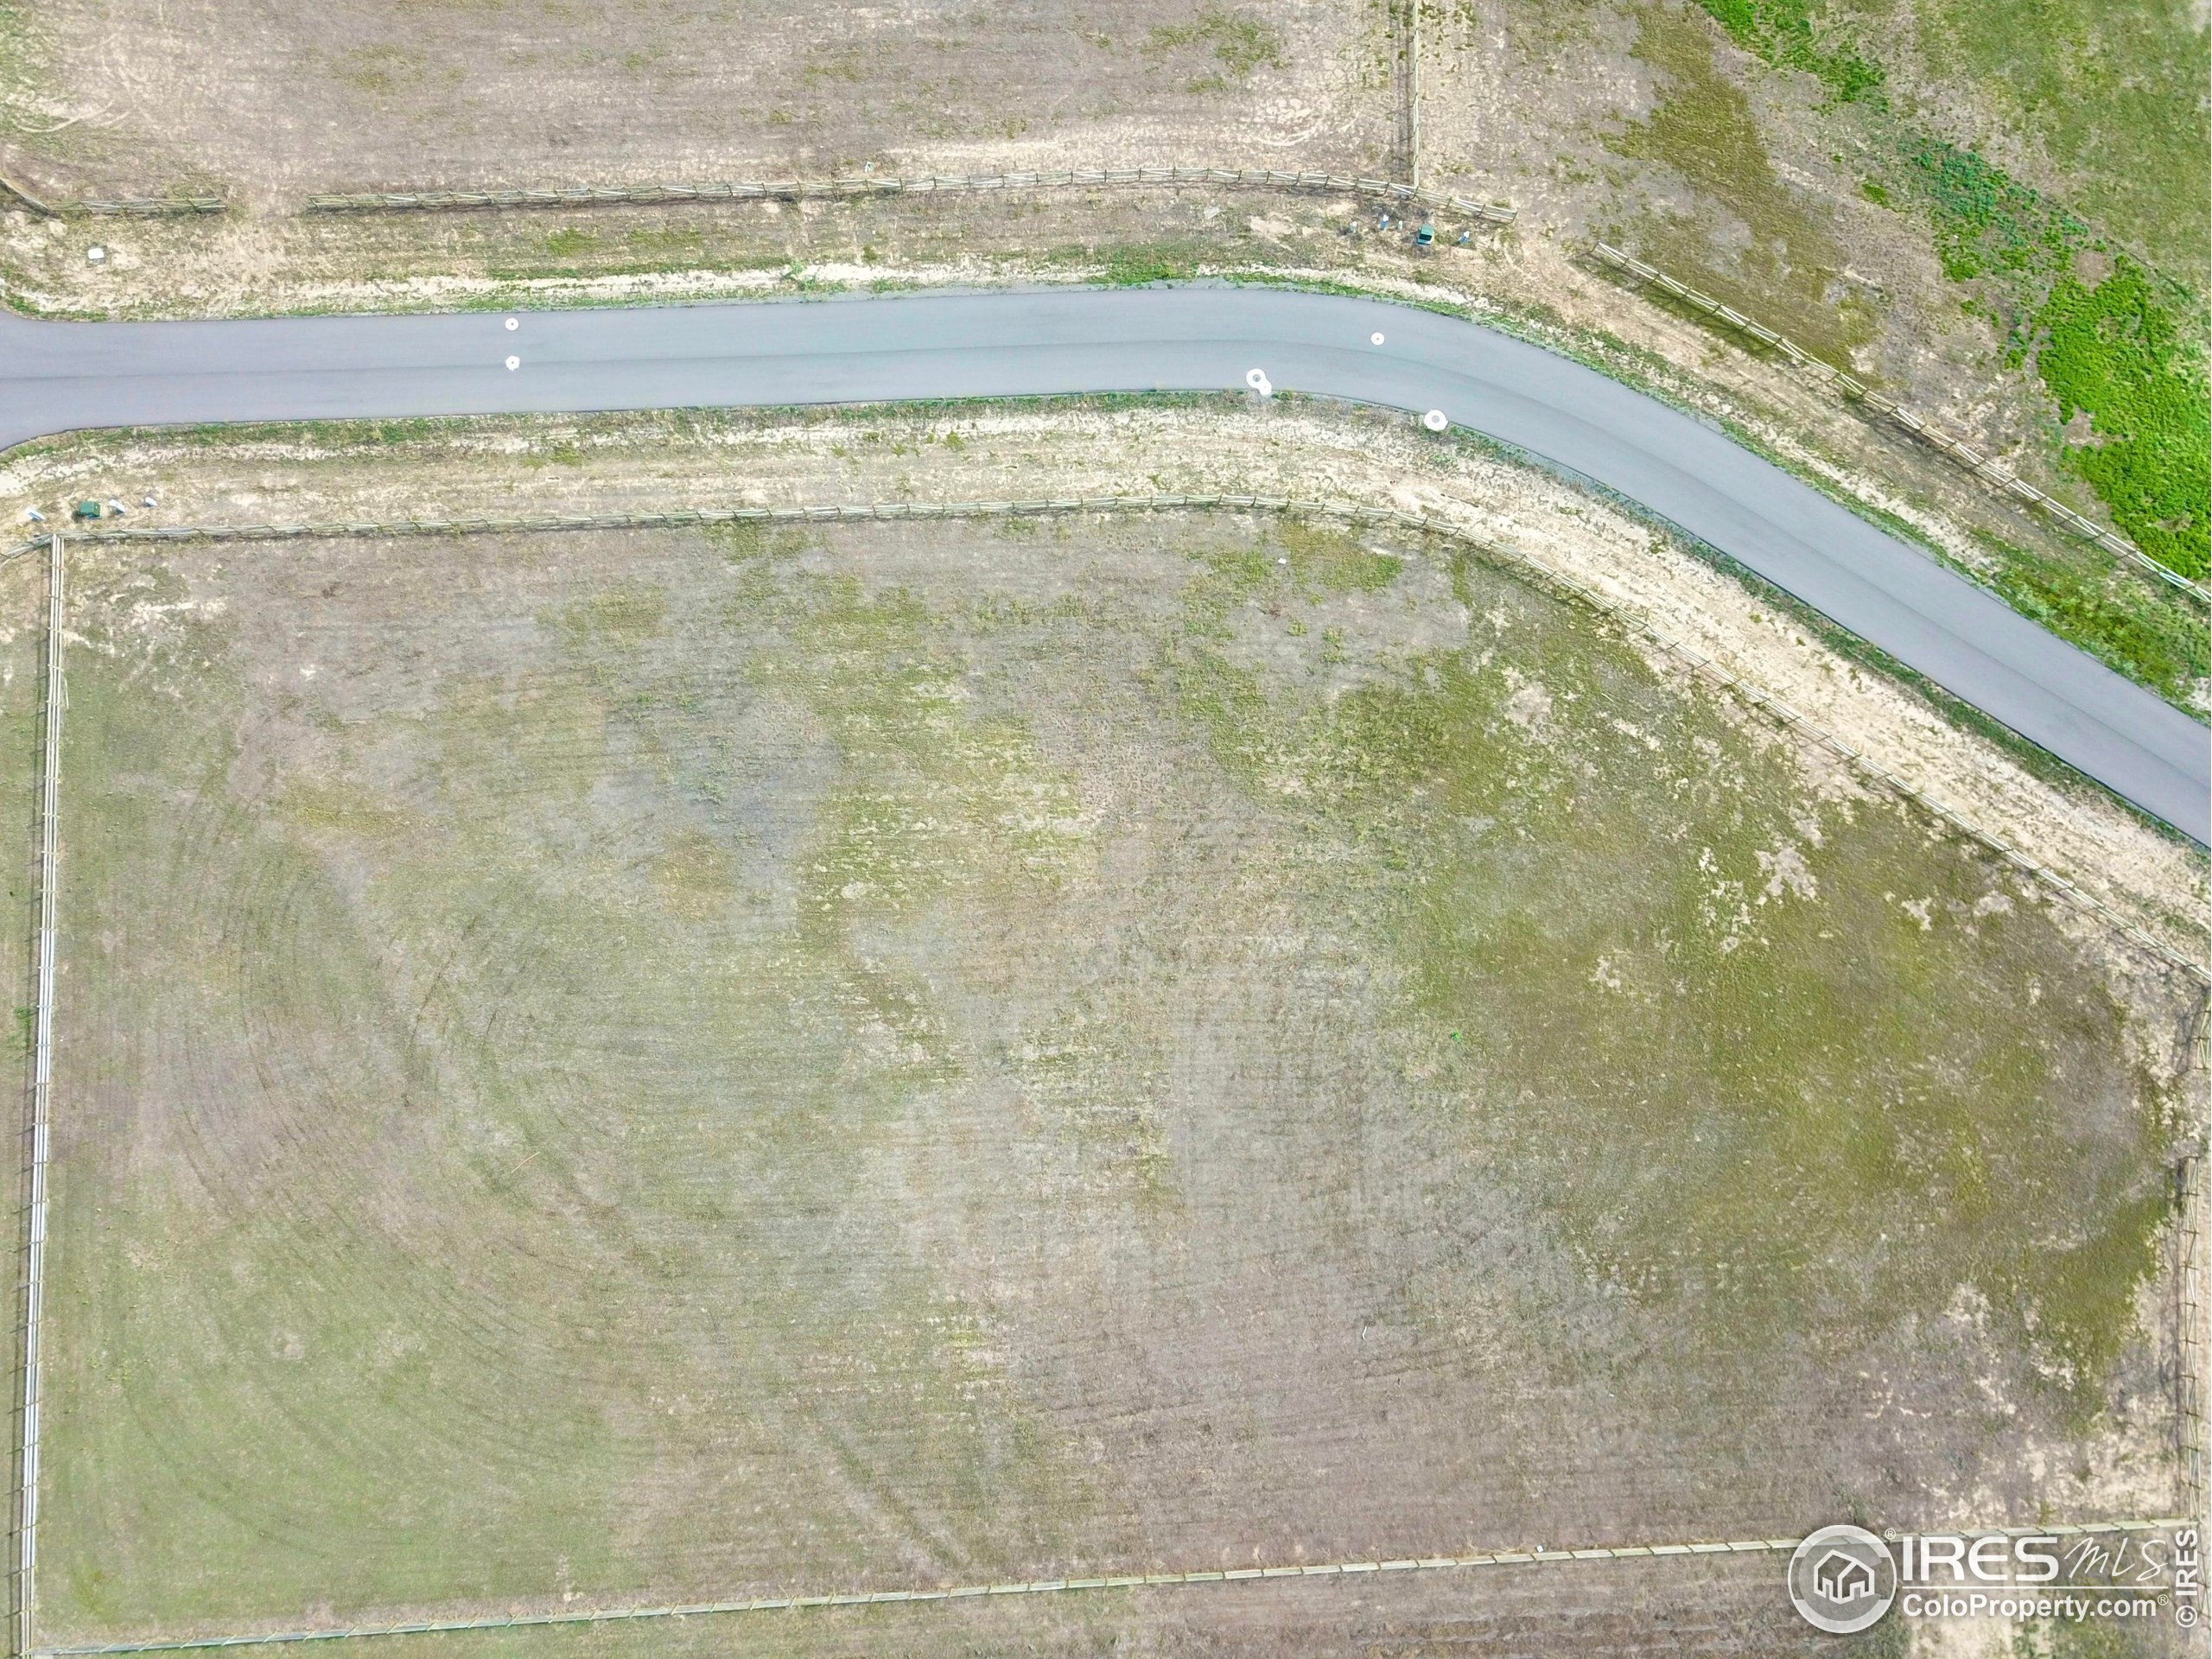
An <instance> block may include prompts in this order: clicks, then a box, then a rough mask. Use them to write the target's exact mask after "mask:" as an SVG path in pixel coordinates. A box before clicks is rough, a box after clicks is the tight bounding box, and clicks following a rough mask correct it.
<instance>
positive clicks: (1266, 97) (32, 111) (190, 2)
mask: <svg viewBox="0 0 2212 1659" xmlns="http://www.w3.org/2000/svg"><path fill="white" fill-rule="evenodd" d="M1382 23H1383V13H1382V11H1381V9H1380V8H1374V9H1369V8H1363V7H1358V6H1345V5H1341V4H1323V3H1315V0H1291V3H1277V4H1270V5H1268V6H1266V7H1264V8H1262V7H1254V6H1245V5H1236V4H1230V3H1221V4H1213V3H1208V4H1204V5H1194V4H1192V3H1189V0H1109V3H1103V4H1084V5H1070V4H1066V3H1060V0H1026V3H1021V4H1016V5H1011V6H1003V5H1002V6H981V5H975V4H955V3H949V0H924V3H915V4H910V5H906V6H899V7H893V8H889V9H869V8H859V9H847V10H842V11H837V12H832V13H825V11H824V10H823V8H822V7H820V6H814V5H805V4H794V3H790V0H777V3H771V4H766V5H762V4H750V5H746V6H742V7H740V6H736V5H733V4H729V3H726V0H679V3H677V4H673V5H667V4H646V3H622V4H613V5H589V6H581V5H570V4H566V3H563V0H542V3H535V0H491V3H488V4H467V5H433V4H425V3H422V0H371V3H364V4H354V5H346V6H340V7H327V6H326V7H315V6H308V5H300V4H291V5H286V6H280V7H277V8H273V9H272V8H261V7H251V6H239V5H237V4H234V3H230V0H66V3H62V4H58V5H54V6H48V7H41V8H40V9H39V10H38V11H37V12H36V13H35V15H33V16H30V17H29V18H26V19H24V20H22V22H20V23H19V24H18V28H19V29H21V30H22V31H23V34H24V35H25V37H26V38H24V39H23V40H22V41H21V43H20V44H19V45H18V46H17V48H16V49H17V51H18V52H20V53H21V54H23V55H25V56H26V57H29V58H30V59H32V60H35V62H37V63H38V64H39V65H40V66H41V67H42V68H43V70H44V72H45V73H42V74H40V75H38V76H36V77H35V79H33V80H32V81H31V84H30V85H29V86H28V87H26V88H24V89H23V90H22V92H20V93H19V97H20V98H21V99H22V105H23V111H22V113H21V114H20V115H19V117H18V118H17V120H16V123H15V131H14V133H13V134H12V135H0V176H10V177H14V178H16V180H17V181H19V182H22V183H25V184H27V185H29V186H30V187H32V188H35V189H44V190H50V191H52V192H53V193H54V194H55V195H57V196H78V195H109V194H156V193H160V192H163V191H168V190H174V189H177V188H181V187H187V186H196V187H199V188H217V189H220V190H223V191H225V192H226V193H230V194H236V195H238V196H239V197H241V198H242V199H243V200H245V202H247V203H250V204H251V205H252V206H253V207H255V208H257V209H261V210H266V209H268V208H270V207H277V206H279V205H283V206H289V205H290V204H292V203H295V202H296V200H297V199H298V198H299V197H300V196H302V195H304V194H308V193H311V192H314V191H318V190H335V191H347V190H371V189H399V188H418V187H429V188H465V187H470V186H475V187H483V186H486V185H518V184H543V183H545V182H548V181H563V182H569V183H582V184H601V183H607V184H612V183H631V182H634V183H650V182H657V181H667V180H693V181H699V180H713V179H728V178H759V177H763V176H772V177H794V176H798V177H819V176H826V175H832V174H858V173H862V172H864V171H867V170H870V169H873V170H874V171H877V172H882V173H912V172H924V173H926V172H950V173H971V172H975V173H987V172H995V171H999V170H1002V169H1004V168H1054V167H1069V166H1080V167H1100V166H1112V167H1126V166H1135V165H1137V164H1139V163H1142V162H1153V163H1164V162H1170V161H1181V162H1189V163H1194V164H1201V165H1203V164H1208V163H1211V164H1213V165H1222V166H1226V165H1242V164H1245V163H1244V162H1243V161H1242V160H1241V159H1239V158H1243V157H1252V158H1254V159H1253V160H1252V161H1251V162H1250V163H1249V164H1251V165H1256V166H1270V165H1290V164H1295V165H1300V166H1309V167H1311V166H1327V167H1331V168H1336V169H1338V170H1343V169H1344V168H1354V169H1357V170H1359V171H1371V170H1373V169H1374V168H1376V167H1377V166H1381V165H1383V164H1385V163H1386V162H1387V161H1388V154H1387V149H1386V146H1387V144H1388V143H1389V139H1390V135H1391V131H1392V128H1391V124H1390V118H1389V111H1390V108H1391V105H1390V102H1389V94H1388V92H1387V88H1386V87H1384V88H1383V89H1382V90H1379V91H1378V86H1380V85H1381V80H1382V76H1383V66H1384V59H1383V53H1384V52H1385V51H1386V50H1387V48H1386V46H1385V44H1384V37H1383V36H1382V35H1379V34H1378V32H1377V31H1378V29H1379V28H1380V27H1381V25H1382ZM1261 157H1265V158H1267V159H1258V158H1261ZM1280 157H1289V158H1293V159H1292V161H1290V162H1282V161H1279V160H1277V159H1276V158H1280Z"/></svg>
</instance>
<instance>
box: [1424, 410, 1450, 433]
mask: <svg viewBox="0 0 2212 1659" xmlns="http://www.w3.org/2000/svg"><path fill="white" fill-rule="evenodd" d="M1421 424H1422V425H1423V426H1425V427H1427V429H1429V430H1430V431H1432V432H1441V431H1442V430H1443V429H1445V428H1446V427H1447V426H1449V425H1451V424H1452V423H1451V421H1450V419H1449V418H1448V417H1447V416H1446V415H1445V413H1444V411H1443V410H1440V409H1432V410H1429V411H1428V413H1427V414H1426V415H1424V416H1421Z"/></svg>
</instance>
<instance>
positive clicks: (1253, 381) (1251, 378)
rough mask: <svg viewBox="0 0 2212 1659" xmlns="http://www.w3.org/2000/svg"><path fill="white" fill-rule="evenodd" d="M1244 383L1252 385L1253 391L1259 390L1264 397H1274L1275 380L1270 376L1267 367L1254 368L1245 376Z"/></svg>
mask: <svg viewBox="0 0 2212 1659" xmlns="http://www.w3.org/2000/svg"><path fill="white" fill-rule="evenodd" d="M1244 384H1245V385H1248V386H1249V387H1251V388H1252V390H1253V391H1256V392H1258V393H1259V394H1260V396H1261V397H1274V393H1275V387H1274V381H1272V380H1270V379H1268V372H1267V371H1266V370H1265V369H1254V370H1253V371H1252V372H1250V373H1249V374H1248V375H1246V376H1245V377H1244Z"/></svg>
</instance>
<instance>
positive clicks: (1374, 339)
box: [1367, 334, 1383, 346]
mask: <svg viewBox="0 0 2212 1659" xmlns="http://www.w3.org/2000/svg"><path fill="white" fill-rule="evenodd" d="M1367 343H1368V344H1369V345H1370V346H1380V345H1381V344H1382V343H1383V336H1382V335H1381V334H1370V335H1369V336H1368V337H1367Z"/></svg>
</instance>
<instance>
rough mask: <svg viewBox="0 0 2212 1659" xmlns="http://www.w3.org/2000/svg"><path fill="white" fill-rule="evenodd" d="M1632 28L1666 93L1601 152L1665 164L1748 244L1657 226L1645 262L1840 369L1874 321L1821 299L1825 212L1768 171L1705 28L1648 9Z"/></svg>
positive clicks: (1829, 274) (1751, 120)
mask: <svg viewBox="0 0 2212 1659" xmlns="http://www.w3.org/2000/svg"><path fill="white" fill-rule="evenodd" d="M1638 27H1639V33H1638V35H1637V55H1638V56H1640V57H1642V58H1643V60H1645V61H1646V62H1648V63H1649V64H1650V65H1651V66H1652V67H1654V68H1656V69H1657V70H1658V71H1660V73H1662V76H1663V77H1664V80H1665V86H1664V91H1663V92H1662V95H1661V98H1660V100H1659V104H1658V106H1657V107H1656V109H1655V110H1653V111H1652V112H1651V114H1650V116H1649V118H1648V119H1646V120H1644V121H1642V122H1638V123H1636V124H1632V125H1630V127H1628V128H1627V129H1626V130H1624V131H1623V132H1621V133H1619V134H1618V135H1616V136H1614V137H1611V138H1609V139H1608V140H1607V143H1608V144H1609V146H1610V147H1611V149H1613V150H1615V151H1616V152H1617V153H1618V154H1620V155H1623V156H1631V157H1634V158H1637V159H1638V160H1642V161H1648V162H1656V163H1658V164H1660V165H1662V166H1664V167H1667V168H1672V169H1673V170H1674V171H1675V172H1676V173H1678V174H1680V175H1681V177H1682V178H1683V179H1684V180H1685V181H1688V184H1689V185H1690V186H1691V187H1692V188H1694V189H1695V190H1696V191H1697V192H1698V193H1699V194H1701V195H1703V196H1706V197H1707V198H1708V199H1710V200H1711V201H1712V202H1713V204H1714V205H1715V206H1716V207H1718V208H1719V210H1720V211H1721V212H1722V213H1725V214H1726V215H1728V216H1732V217H1733V218H1735V219H1739V220H1741V221H1742V223H1743V225H1744V226H1745V230H1746V232H1748V234H1749V245H1748V246H1745V247H1742V248H1741V249H1740V251H1731V252H1730V253H1726V254H1724V253H1722V252H1721V251H1720V250H1719V240H1720V239H1717V238H1713V236H1711V235H1710V234H1709V231H1708V229H1707V228H1706V227H1702V226H1700V225H1698V224H1694V223H1690V222H1671V221H1670V222H1662V223H1661V224H1658V225H1656V226H1651V227H1649V229H1648V230H1647V231H1646V232H1644V234H1643V241H1644V243H1645V245H1646V248H1647V250H1648V251H1649V255H1650V257H1652V258H1653V259H1654V260H1655V261H1656V263H1658V264H1661V265H1662V266H1664V267H1666V268H1668V269H1669V270H1673V271H1675V272H1676V273H1677V274H1680V275H1682V276H1684V277H1687V278H1688V280H1689V281H1691V282H1692V283H1694V285H1696V286H1699V287H1701V288H1703V289H1706V290H1707V292H1709V293H1712V294H1713V295H1714V296H1716V297H1718V298H1719V299H1721V300H1724V301H1726V302H1729V303H1731V304H1734V305H1738V306H1740V307H1742V308H1744V309H1745V310H1747V311H1749V312H1751V313H1752V314H1753V315H1758V316H1762V317H1764V318H1766V319H1768V320H1769V321H1770V322H1772V323H1773V324H1774V326H1776V327H1781V328H1782V329H1783V331H1784V332H1786V333H1788V334H1790V335H1791V336H1792V337H1793V338H1795V339H1796V340H1800V341H1802V343H1803V344H1805V345H1806V346H1808V347H1809V348H1810V349H1812V350H1813V351H1815V352H1817V353H1820V354H1821V355H1822V356H1823V357H1827V358H1828V359H1831V360H1833V361H1835V362H1837V363H1839V364H1847V363H1848V361H1849V353H1850V350H1851V347H1852V346H1854V345H1857V344H1859V343H1860V342H1862V341H1864V340H1867V339H1869V338H1871V337H1872V332H1873V330H1872V319H1871V318H1870V317H1869V316H1867V315H1865V314H1864V312H1863V311H1861V310H1860V309H1859V308H1857V307H1854V306H1852V305H1850V304H1848V303H1847V304H1843V305H1839V304H1837V303H1836V302H1834V300H1832V299H1831V298H1830V292H1829V290H1830V289H1831V286H1832V285H1833V284H1834V282H1835V279H1836V276H1837V273H1838V272H1839V271H1840V269H1841V268H1842V266H1843V264H1844V263H1845V261H1844V255H1843V251H1842V248H1841V245H1840V244H1839V243H1838V241H1837V240H1836V236H1835V232H1834V226H1833V223H1832V222H1831V220H1830V219H1829V217H1828V215H1827V213H1826V211H1825V210H1824V209H1823V208H1822V207H1821V206H1820V205H1819V204H1818V203H1816V202H1815V201H1813V200H1809V199H1808V198H1807V197H1805V196H1804V195H1802V194H1800V193H1799V192H1798V191H1796V190H1795V189H1793V188H1791V187H1790V186H1789V184H1788V183H1787V182H1785V181H1783V178H1782V176H1781V175H1780V174H1778V173H1777V171H1776V170H1775V167H1774V162H1773V159H1772V157H1771V156H1770V155H1769V154H1768V152H1767V148H1766V143H1765V140H1764V137H1762V136H1761V134H1760V130H1759V124H1758V117H1757V115H1756V113H1755V112H1754V111H1753V110H1752V108H1751V99H1750V98H1749V97H1748V95H1747V94H1746V93H1745V92H1744V90H1743V88H1742V87H1740V86H1738V85H1737V84H1736V82H1735V81H1734V80H1732V79H1730V78H1729V77H1728V76H1727V75H1726V74H1724V73H1722V72H1721V70H1720V68H1719V66H1718V65H1717V64H1716V63H1715V62H1714V60H1713V39H1712V36H1711V35H1710V33H1709V31H1708V30H1707V28H1706V27H1705V26H1704V25H1702V24H1701V23H1700V22H1698V21H1697V20H1696V19H1695V18H1694V17H1692V16H1688V15H1685V14H1680V13H1677V12H1675V11H1674V10H1670V9H1667V8H1662V7H1653V8H1650V9H1649V10H1644V11H1643V12H1642V13H1640V14H1639V23H1638Z"/></svg>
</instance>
